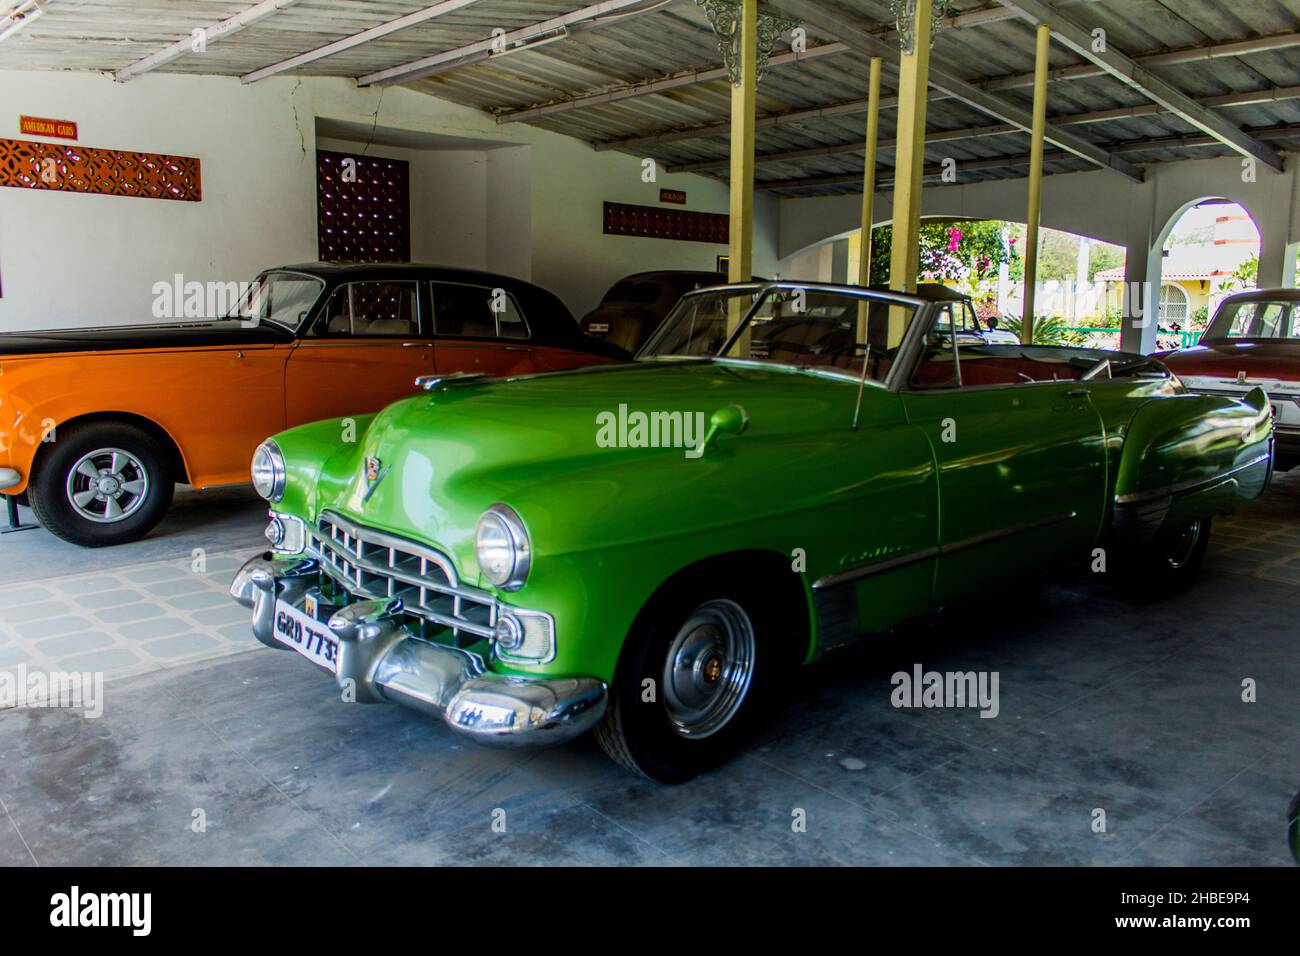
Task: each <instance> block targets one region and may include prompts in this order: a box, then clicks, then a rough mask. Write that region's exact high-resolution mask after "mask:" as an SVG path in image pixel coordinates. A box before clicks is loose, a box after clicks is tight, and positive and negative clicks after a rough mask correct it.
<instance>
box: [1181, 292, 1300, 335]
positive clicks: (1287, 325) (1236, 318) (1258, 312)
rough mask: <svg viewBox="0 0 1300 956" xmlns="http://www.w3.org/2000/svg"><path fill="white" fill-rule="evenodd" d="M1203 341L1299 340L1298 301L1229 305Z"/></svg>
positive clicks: (1226, 303) (1283, 300)
mask: <svg viewBox="0 0 1300 956" xmlns="http://www.w3.org/2000/svg"><path fill="white" fill-rule="evenodd" d="M1205 339H1211V340H1213V339H1300V301H1294V300H1289V299H1257V300H1254V301H1251V300H1245V301H1241V302H1232V301H1228V302H1225V303H1224V304H1223V306H1222V307H1221V308H1220V309H1219V312H1218V314H1217V315H1215V317H1214V321H1213V322H1212V323H1210V327H1209V328H1208V329H1206V330H1205V335H1204V336H1202V340H1205Z"/></svg>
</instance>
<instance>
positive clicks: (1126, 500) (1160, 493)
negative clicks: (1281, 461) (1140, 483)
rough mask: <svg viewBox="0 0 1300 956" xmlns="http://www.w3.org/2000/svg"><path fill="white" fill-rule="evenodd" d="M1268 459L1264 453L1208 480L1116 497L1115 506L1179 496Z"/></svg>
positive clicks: (1196, 479)
mask: <svg viewBox="0 0 1300 956" xmlns="http://www.w3.org/2000/svg"><path fill="white" fill-rule="evenodd" d="M1270 457H1272V456H1271V455H1270V454H1269V453H1268V452H1265V453H1264V454H1262V455H1260V456H1259V457H1257V458H1252V459H1251V460H1250V461H1248V462H1246V463H1245V464H1244V465H1238V466H1237V467H1236V468H1233V469H1231V470H1230V471H1224V472H1220V473H1219V474H1217V475H1211V476H1210V477H1209V478H1191V479H1189V480H1187V481H1180V482H1178V483H1177V484H1173V485H1165V486H1164V487H1162V488H1155V489H1153V490H1151V491H1135V492H1132V493H1131V494H1127V495H1116V496H1115V504H1117V505H1133V504H1138V503H1139V502H1143V501H1151V500H1154V499H1156V498H1167V497H1169V496H1170V495H1177V494H1181V493H1182V492H1184V491H1191V490H1193V489H1195V488H1200V487H1201V486H1202V485H1213V484H1215V483H1216V482H1220V481H1223V480H1224V479H1225V478H1231V477H1232V476H1233V475H1235V474H1238V473H1239V472H1243V471H1245V470H1246V469H1247V468H1253V467H1254V466H1255V465H1258V464H1259V463H1260V462H1261V461H1268V459H1269V458H1270Z"/></svg>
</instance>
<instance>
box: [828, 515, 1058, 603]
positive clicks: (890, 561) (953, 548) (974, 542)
mask: <svg viewBox="0 0 1300 956" xmlns="http://www.w3.org/2000/svg"><path fill="white" fill-rule="evenodd" d="M1077 517H1078V512H1077V511H1071V512H1069V513H1068V514H1060V515H1052V516H1050V517H1047V518H1040V519H1039V520H1037V521H1026V522H1024V523H1023V524H1017V525H1010V526H1008V527H1006V528H998V529H997V530H995V531H986V532H984V533H983V534H977V535H973V536H972V537H969V538H963V539H962V540H960V541H954V542H953V543H952V544H943V545H939V546H938V547H934V548H922V549H921V550H919V551H913V552H912V553H910V554H900V555H897V556H896V557H892V558H887V559H885V560H884V561H877V562H876V563H875V564H868V565H865V566H863V567H860V568H851V569H850V570H848V571H839V572H837V573H835V574H828V575H827V576H826V577H824V578H818V579H817V580H816V581H814V582H813V590H814V591H820V590H822V589H824V588H833V587H837V586H839V585H841V584H848V583H849V582H851V581H858V580H861V579H862V578H868V577H872V576H874V575H877V574H884V573H885V572H886V571H896V570H897V569H899V568H903V567H907V566H908V565H909V564H917V563H919V562H921V561H931V560H933V559H935V558H943V557H947V556H948V555H950V554H957V553H959V552H962V551H965V550H967V549H968V548H974V547H978V546H979V545H981V544H989V543H990V542H993V541H999V540H1001V539H1002V538H1009V537H1011V536H1012V535H1016V534H1024V533H1025V532H1028V531H1037V530H1039V529H1040V528H1047V527H1050V526H1051V525H1054V524H1061V523H1063V522H1066V521H1070V520H1072V519H1074V518H1077Z"/></svg>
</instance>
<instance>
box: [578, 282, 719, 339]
mask: <svg viewBox="0 0 1300 956" xmlns="http://www.w3.org/2000/svg"><path fill="white" fill-rule="evenodd" d="M726 281H727V276H726V274H725V273H722V272H638V273H636V274H635V275H630V276H625V277H624V278H622V279H619V280H618V281H617V282H615V283H614V285H613V286H611V287H610V290H609V291H608V292H606V293H605V297H604V298H603V299H601V300H600V305H598V306H596V308H594V309H592V310H591V311H590V312H588V313H587V314H586V315H584V316H583V317H582V320H581V322H580V323H579V324H580V325H581V326H582V331H584V332H586V333H587V334H588V335H591V336H594V337H596V338H599V339H603V340H604V341H606V342H609V343H611V344H613V345H617V346H619V347H620V348H624V349H627V350H628V351H629V352H635V351H636V350H637V349H639V348H640V347H641V346H642V345H644V344H645V341H646V339H648V338H650V333H651V332H653V331H654V330H655V329H657V328H658V327H659V323H660V322H662V321H663V320H664V316H666V315H667V314H668V313H669V312H671V311H672V309H673V306H675V305H676V304H677V300H678V299H680V298H681V297H682V296H684V295H685V294H686V293H687V292H692V291H694V290H695V289H702V288H704V287H705V286H711V285H723V284H724V283H726Z"/></svg>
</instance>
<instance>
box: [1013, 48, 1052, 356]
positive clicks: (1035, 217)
mask: <svg viewBox="0 0 1300 956" xmlns="http://www.w3.org/2000/svg"><path fill="white" fill-rule="evenodd" d="M1051 48H1052V28H1051V26H1049V25H1048V24H1046V23H1040V24H1039V25H1038V48H1037V52H1036V54H1035V60H1034V129H1033V132H1032V137H1033V139H1032V141H1031V144H1030V147H1029V212H1028V215H1027V217H1026V220H1025V222H1026V226H1027V227H1028V228H1027V230H1026V233H1025V307H1024V311H1023V312H1022V313H1021V316H1020V341H1021V342H1023V343H1024V344H1025V345H1029V344H1030V343H1031V342H1033V341H1034V305H1035V298H1036V293H1037V291H1038V224H1039V221H1040V220H1041V219H1042V215H1043V134H1044V132H1045V131H1046V129H1047V60H1048V55H1049V54H1050V53H1051Z"/></svg>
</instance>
